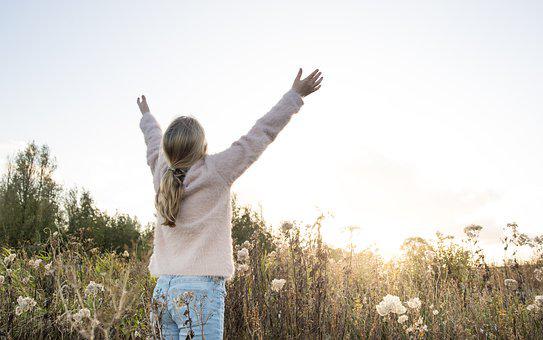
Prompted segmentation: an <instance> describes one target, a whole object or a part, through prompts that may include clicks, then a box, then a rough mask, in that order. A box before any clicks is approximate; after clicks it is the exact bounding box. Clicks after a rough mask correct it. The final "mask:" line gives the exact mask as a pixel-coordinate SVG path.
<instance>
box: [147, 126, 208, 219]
mask: <svg viewBox="0 0 543 340" xmlns="http://www.w3.org/2000/svg"><path fill="white" fill-rule="evenodd" d="M162 148H163V151H164V155H165V157H166V160H167V162H168V170H167V171H166V173H164V175H163V176H162V179H161V180H160V187H159V189H158V192H157V194H156V199H155V205H156V209H157V211H158V213H159V214H160V215H161V216H162V217H163V218H164V222H163V223H162V224H163V225H167V226H169V227H172V228H173V227H175V220H176V218H177V215H178V213H179V204H180V203H181V198H182V197H183V193H184V191H185V190H184V187H183V180H184V179H185V175H186V173H187V172H188V170H189V168H190V167H191V166H192V165H193V164H194V163H196V162H197V161H198V160H200V159H201V158H202V157H204V156H205V154H206V152H207V142H206V138H205V133H204V129H203V128H202V126H201V125H200V123H199V122H198V121H197V120H196V119H195V118H193V117H190V116H181V117H178V118H176V119H175V120H174V121H173V122H172V123H171V124H170V126H168V128H167V129H166V132H164V137H163V138H162Z"/></svg>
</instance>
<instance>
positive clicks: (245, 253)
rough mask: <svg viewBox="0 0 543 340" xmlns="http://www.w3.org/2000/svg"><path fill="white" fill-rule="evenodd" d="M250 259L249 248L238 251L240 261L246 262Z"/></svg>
mask: <svg viewBox="0 0 543 340" xmlns="http://www.w3.org/2000/svg"><path fill="white" fill-rule="evenodd" d="M248 258H249V250H248V249H247V248H242V249H241V250H239V251H238V261H239V262H245V261H246V260H247V259H248Z"/></svg>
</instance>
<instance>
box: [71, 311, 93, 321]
mask: <svg viewBox="0 0 543 340" xmlns="http://www.w3.org/2000/svg"><path fill="white" fill-rule="evenodd" d="M90 315H91V313H90V310H89V309H88V308H81V309H80V310H79V311H78V312H77V313H75V314H73V315H72V318H73V319H74V321H75V322H76V323H79V322H81V321H82V320H83V319H84V318H87V319H90Z"/></svg>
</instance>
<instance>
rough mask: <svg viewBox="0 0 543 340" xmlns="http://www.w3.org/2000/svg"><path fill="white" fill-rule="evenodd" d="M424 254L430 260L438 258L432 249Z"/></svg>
mask: <svg viewBox="0 0 543 340" xmlns="http://www.w3.org/2000/svg"><path fill="white" fill-rule="evenodd" d="M424 256H425V257H426V258H427V259H428V260H429V261H432V260H433V259H435V258H436V253H435V252H433V251H431V250H426V251H425V252H424Z"/></svg>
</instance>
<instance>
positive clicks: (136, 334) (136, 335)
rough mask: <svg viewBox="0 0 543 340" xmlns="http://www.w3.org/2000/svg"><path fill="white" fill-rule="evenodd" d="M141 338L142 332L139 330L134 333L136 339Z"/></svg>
mask: <svg viewBox="0 0 543 340" xmlns="http://www.w3.org/2000/svg"><path fill="white" fill-rule="evenodd" d="M139 336H140V332H138V331H137V330H136V331H134V338H139Z"/></svg>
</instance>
